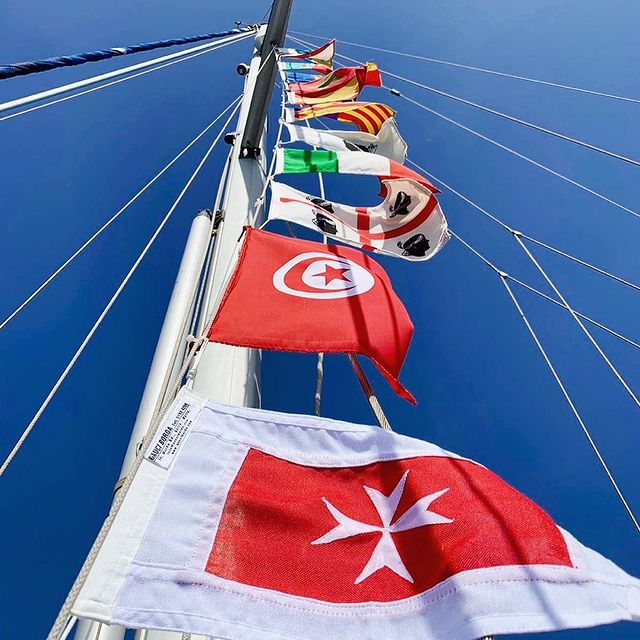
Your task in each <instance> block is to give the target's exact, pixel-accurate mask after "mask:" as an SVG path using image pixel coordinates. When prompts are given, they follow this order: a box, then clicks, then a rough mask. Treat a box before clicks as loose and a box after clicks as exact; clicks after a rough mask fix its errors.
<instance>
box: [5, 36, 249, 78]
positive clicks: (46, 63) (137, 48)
mask: <svg viewBox="0 0 640 640" xmlns="http://www.w3.org/2000/svg"><path fill="white" fill-rule="evenodd" d="M254 30H255V27H253V26H248V27H242V28H237V29H230V30H229V31H213V32H211V33H203V34H201V35H199V36H187V37H186V38H172V39H171V40H155V41H153V42H143V43H142V44H134V45H133V46H131V47H113V48H112V49H102V50H101V51H89V52H87V53H76V54H74V55H70V56H58V57H55V58H45V59H44V60H33V61H31V62H18V63H16V64H6V65H0V80H5V79H6V78H15V77H16V76H26V75H29V74H31V73H40V72H41V71H49V70H51V69H58V68H60V67H75V66H77V65H79V64H85V63H86V62H98V61H100V60H108V59H109V58H115V57H117V56H127V55H129V54H131V53H140V52H141V51H152V50H153V49H162V48H164V47H173V46H176V45H181V44H190V43H192V42H201V41H202V40H212V39H214V38H222V37H223V36H231V35H234V34H236V33H248V32H250V31H254Z"/></svg>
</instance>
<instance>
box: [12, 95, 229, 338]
mask: <svg viewBox="0 0 640 640" xmlns="http://www.w3.org/2000/svg"><path fill="white" fill-rule="evenodd" d="M241 97H242V96H238V97H237V98H236V99H235V100H234V101H233V102H231V104H229V106H227V107H226V108H225V110H224V111H222V112H221V113H220V114H219V115H218V116H216V118H214V120H212V121H211V122H210V123H209V124H208V125H207V126H206V127H205V128H204V129H203V130H202V131H201V132H200V133H199V134H198V135H197V136H196V137H195V138H194V139H193V140H191V142H189V144H188V145H187V146H186V147H184V148H183V149H182V151H180V152H179V153H178V154H177V155H175V156H174V157H173V159H172V160H170V161H169V162H168V163H167V164H166V165H165V166H164V167H163V168H162V169H160V171H158V173H156V175H155V176H154V177H153V178H151V180H149V182H147V184H145V185H144V186H143V187H142V188H141V189H140V190H139V191H138V192H137V193H136V194H135V195H134V196H132V197H131V198H130V199H129V201H128V202H126V203H125V204H124V205H123V206H122V207H121V208H120V209H118V211H116V212H115V213H114V214H113V215H112V216H111V218H109V220H107V221H106V222H105V223H104V224H103V225H102V226H101V227H100V228H99V229H98V230H97V231H96V232H95V233H94V234H93V235H92V236H91V237H90V238H88V239H87V240H86V241H85V242H84V243H83V244H82V245H81V246H80V247H79V248H78V249H76V251H75V252H74V253H73V254H71V255H70V256H69V257H68V258H67V259H66V260H65V261H64V262H63V263H62V264H61V265H60V266H59V267H58V268H57V269H56V270H55V271H54V272H53V273H52V274H51V275H50V276H48V277H47V278H46V279H45V280H44V281H43V282H42V283H41V284H40V285H39V286H38V287H37V288H36V289H35V290H34V291H33V292H32V293H31V294H29V295H28V296H27V297H26V298H25V299H24V300H23V301H22V302H21V303H20V304H19V305H18V306H17V307H16V308H15V309H14V310H13V311H12V312H11V313H10V314H9V315H8V316H7V317H6V318H5V319H4V320H3V321H2V322H0V331H1V330H2V329H4V327H6V326H7V325H8V324H9V323H10V322H11V320H13V319H14V318H15V317H16V316H17V315H18V314H19V313H20V312H21V311H22V310H23V309H24V308H25V307H26V306H27V305H28V304H29V303H30V302H31V301H32V300H33V299H34V298H36V297H37V296H38V294H40V293H41V292H42V291H43V290H44V289H45V288H46V287H47V286H48V285H50V284H51V283H52V282H53V281H54V280H55V279H56V278H57V277H58V276H59V275H60V274H61V273H62V272H63V271H64V270H65V269H66V268H67V267H68V266H69V265H70V264H71V263H72V262H73V261H74V260H75V259H76V258H77V257H78V256H79V255H80V254H81V253H82V252H83V251H84V250H85V249H86V248H87V247H89V246H90V245H91V244H92V243H93V242H94V240H96V239H97V238H98V237H99V236H100V235H101V234H102V233H103V232H104V231H105V230H106V229H107V228H108V227H109V226H110V225H111V224H112V223H113V222H115V221H116V220H117V219H118V218H119V217H120V216H121V215H122V214H123V213H124V212H125V211H126V210H127V209H128V208H129V207H130V206H131V205H132V204H133V203H134V202H135V201H136V200H137V199H138V198H139V197H140V196H141V195H142V194H143V193H144V192H145V191H146V190H147V189H148V188H149V187H151V185H152V184H154V182H156V180H158V178H160V176H162V175H163V174H164V173H165V172H166V171H167V170H168V169H169V168H170V167H171V166H173V164H175V163H176V162H177V161H178V160H179V159H180V158H181V157H182V156H183V155H184V154H185V153H186V152H187V151H188V150H189V149H190V148H191V147H192V146H193V145H194V144H195V143H196V142H198V140H200V138H202V136H204V135H205V134H206V133H207V131H209V129H211V127H213V126H214V125H215V124H216V123H217V122H218V120H220V118H222V117H223V116H224V114H225V113H227V111H229V109H231V107H233V105H234V104H236V103H237V102H238V101H239V100H240V98H241Z"/></svg>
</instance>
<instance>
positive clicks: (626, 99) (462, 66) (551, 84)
mask: <svg viewBox="0 0 640 640" xmlns="http://www.w3.org/2000/svg"><path fill="white" fill-rule="evenodd" d="M290 33H294V34H296V35H300V36H307V37H311V38H317V39H318V40H330V38H328V37H326V38H325V37H323V36H316V35H314V34H312V33H304V32H302V31H290ZM337 42H339V43H340V44H347V45H350V46H352V47H360V48H362V49H371V50H372V51H379V52H381V53H391V54H393V55H396V56H403V57H405V58H413V59H415V60H424V61H425V62H434V63H435V64H442V65H446V66H448V67H457V68H459V69H467V70H469V71H479V72H481V73H487V74H490V75H494V76H501V77H504V78H512V79H514V80H523V81H525V82H532V83H534V84H541V85H546V86H549V87H557V88H558V89H567V90H569V91H576V92H578V93H586V94H589V95H593V96H600V97H602V98H612V99H614V100H622V101H623V102H634V103H636V104H640V99H638V98H629V97H627V96H620V95H617V94H615V93H606V92H604V91H595V90H593V89H585V88H584V87H575V86H573V85H569V84H562V83H560V82H550V81H548V80H539V79H537V78H529V77H527V76H520V75H516V74H514V73H505V72H503V71H496V70H495V69H486V68H484V67H474V66H472V65H468V64H460V63H458V62H451V61H450V60H441V59H439V58H429V57H427V56H419V55H416V54H413V53H404V52H403V51H394V50H392V49H383V48H382V47H372V46H370V45H366V44H358V43H356V42H349V41H348V40H337Z"/></svg>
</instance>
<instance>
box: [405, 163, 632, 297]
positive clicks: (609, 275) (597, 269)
mask: <svg viewBox="0 0 640 640" xmlns="http://www.w3.org/2000/svg"><path fill="white" fill-rule="evenodd" d="M407 162H408V163H409V164H410V165H412V166H414V167H415V168H416V169H418V170H419V171H421V172H422V173H423V174H424V175H425V176H427V177H428V178H430V179H431V180H433V181H434V182H437V183H438V184H440V185H442V186H443V187H444V188H445V189H447V190H449V191H451V193H453V194H454V195H456V196H458V198H460V199H461V200H464V201H465V202H466V203H467V204H468V205H470V206H471V207H473V208H474V209H476V211H479V212H480V213H482V214H483V215H484V216H486V217H487V218H489V219H490V220H492V221H493V222H495V223H496V224H497V225H499V226H500V227H502V228H503V229H504V230H505V231H508V232H509V233H511V234H512V235H519V236H520V237H522V238H525V239H526V240H529V241H531V242H533V243H535V244H537V245H539V246H541V247H543V248H545V249H547V250H548V251H552V252H553V253H556V254H558V255H560V256H563V257H565V258H567V259H568V260H571V261H573V262H575V263H577V264H580V265H582V266H583V267H587V268H589V269H591V270H592V271H595V272H597V273H599V274H600V275H603V276H605V277H607V278H610V279H611V280H615V281H616V282H619V283H621V284H624V285H625V286H627V287H630V288H631V289H635V290H637V291H640V286H638V285H637V284H635V283H633V282H630V281H629V280H625V279H624V278H621V277H620V276H617V275H615V274H613V273H610V272H609V271H605V270H604V269H601V268H600V267H596V266H595V265H593V264H591V263H589V262H587V261H586V260H582V259H581V258H577V257H576V256H573V255H571V254H570V253H566V252H565V251H561V250H560V249H557V248H556V247H553V246H551V245H549V244H546V243H544V242H542V241H541V240H537V239H536V238H533V237H532V236H529V235H527V234H525V233H522V232H521V231H516V230H515V229H513V228H512V227H510V226H509V225H508V224H506V223H505V222H503V221H502V220H500V218H497V217H496V216H494V215H493V214H492V213H489V211H487V210H486V209H484V208H483V207H481V206H480V205H479V204H476V203H475V202H473V201H472V200H469V198H467V197H466V196H463V195H462V194H461V193H460V192H459V191H456V190H455V189H454V188H453V187H452V186H450V185H448V184H447V183H446V182H444V181H443V180H441V179H440V178H437V177H436V176H434V175H433V174H432V173H430V172H429V171H427V170H426V169H425V168H424V167H421V166H420V165H419V164H418V163H417V162H414V161H413V160H411V159H410V158H407Z"/></svg>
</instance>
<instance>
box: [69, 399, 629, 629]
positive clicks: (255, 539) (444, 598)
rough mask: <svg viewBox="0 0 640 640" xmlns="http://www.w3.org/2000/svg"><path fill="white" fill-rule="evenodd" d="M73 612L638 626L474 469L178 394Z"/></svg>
mask: <svg viewBox="0 0 640 640" xmlns="http://www.w3.org/2000/svg"><path fill="white" fill-rule="evenodd" d="M73 613H74V614H75V615H78V616H82V617H90V618H94V619H97V620H100V621H102V622H107V623H110V624H118V625H122V626H125V627H136V628H151V629H165V630H175V631H182V632H185V633H193V634H202V635H205V636H208V637H214V638H226V639H227V640H261V639H264V638H267V639H269V640H276V639H280V640H282V639H285V638H289V639H300V640H327V638H340V639H341V640H375V639H376V638H385V639H386V640H406V639H407V638H416V639H417V638H419V639H421V640H477V639H478V638H481V637H484V636H487V635H494V634H496V635H501V634H507V633H530V632H539V631H553V630H559V629H567V628H574V627H589V626H594V625H598V624H605V623H609V622H615V621H617V620H634V619H635V620H638V619H640V581H638V580H636V579H635V578H633V577H631V576H630V575H628V574H626V573H625V572H624V571H622V570H621V569H619V568H618V567H617V566H616V565H614V564H613V563H612V562H610V561H608V560H606V559H605V558H603V557H602V556H600V555H599V554H597V553H596V552H595V551H592V550H591V549H588V548H587V547H584V546H583V545H581V544H580V543H579V542H578V541H577V540H576V539H575V538H573V537H572V536H571V535H570V534H569V533H567V532H566V531H563V530H562V529H561V528H559V527H558V526H557V525H556V524H555V523H554V522H553V520H552V519H551V518H550V517H549V515H547V514H546V513H545V512H544V511H543V510H542V509H541V508H540V507H539V506H537V505H536V504H534V503H533V502H532V501H531V500H529V499H528V498H527V497H525V496H524V495H522V494H521V493H519V492H518V491H516V490H515V489H514V488H512V487H510V486H509V485H508V484H507V483H506V482H504V481H503V480H501V479H500V478H499V477H498V476H496V475H495V474H494V473H492V472H491V471H489V470H488V469H486V468H485V467H483V466H482V465H480V464H478V463H476V462H473V461H472V460H468V459H465V458H461V457H459V456H457V455H455V454H453V453H450V452H448V451H444V450H443V449H440V448H439V447H437V446H436V445H433V444H430V443H428V442H422V441H420V440H415V439H413V438H408V437H405V436H401V435H397V434H394V433H390V432H385V431H383V430H382V429H379V428H376V427H368V426H364V425H357V424H350V423H346V422H339V421H335V420H330V419H326V418H316V417H312V416H300V415H288V414H283V413H276V412H273V411H263V410H259V409H247V408H239V407H226V406H222V405H216V404H213V403H211V402H208V401H206V400H205V399H204V398H202V397H200V396H198V395H196V394H194V393H193V392H190V391H188V390H186V389H183V391H182V392H181V393H180V394H179V396H178V398H177V399H176V401H175V403H174V404H173V406H172V408H171V409H170V410H169V411H168V413H167V415H166V417H165V418H164V420H163V423H162V424H161V425H160V427H159V429H158V431H157V432H156V434H155V436H154V438H153V439H152V441H151V443H150V444H149V446H148V448H147V450H146V453H145V454H144V458H143V460H142V464H141V467H140V469H139V471H138V474H137V475H136V477H135V479H134V481H133V484H132V486H131V489H130V491H129V493H128V494H127V495H126V497H125V500H124V504H123V505H122V509H121V511H120V512H119V513H118V515H117V517H116V520H115V522H114V524H113V525H112V528H111V530H110V532H109V534H108V536H107V539H106V541H105V543H104V546H103V547H102V549H101V550H100V553H99V555H98V558H97V560H96V563H95V565H94V567H93V569H92V570H91V572H90V574H89V577H88V580H87V583H86V584H85V586H84V587H83V589H82V591H81V593H80V595H79V598H78V601H77V602H76V604H75V605H74V607H73Z"/></svg>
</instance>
